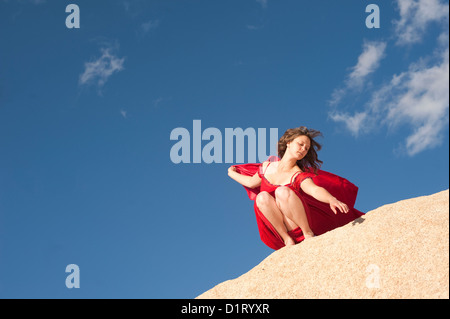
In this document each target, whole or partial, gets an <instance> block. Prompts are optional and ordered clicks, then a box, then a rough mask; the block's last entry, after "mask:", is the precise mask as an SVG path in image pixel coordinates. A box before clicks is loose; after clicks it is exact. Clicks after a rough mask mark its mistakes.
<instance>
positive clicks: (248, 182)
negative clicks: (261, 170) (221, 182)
mask: <svg viewBox="0 0 450 319" xmlns="http://www.w3.org/2000/svg"><path fill="white" fill-rule="evenodd" d="M228 176H230V177H231V178H232V179H234V180H235V181H236V182H238V183H239V184H241V185H243V186H246V187H248V188H255V187H258V186H259V185H261V178H260V177H259V175H258V173H256V174H255V175H253V176H246V175H242V174H239V173H238V172H237V171H236V167H234V166H231V167H230V168H229V169H228Z"/></svg>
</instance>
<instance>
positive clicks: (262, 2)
mask: <svg viewBox="0 0 450 319" xmlns="http://www.w3.org/2000/svg"><path fill="white" fill-rule="evenodd" d="M256 2H258V3H259V4H260V5H261V7H262V8H263V9H266V8H267V4H268V2H269V0H256Z"/></svg>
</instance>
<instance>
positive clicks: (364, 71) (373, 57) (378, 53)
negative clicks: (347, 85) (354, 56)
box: [349, 42, 386, 85]
mask: <svg viewBox="0 0 450 319" xmlns="http://www.w3.org/2000/svg"><path fill="white" fill-rule="evenodd" d="M385 50H386V43H385V42H366V43H364V46H363V52H362V53H361V55H360V56H359V58H358V63H357V64H356V65H355V66H354V67H353V69H352V72H351V73H350V75H349V80H350V82H351V85H355V84H356V83H361V81H363V80H364V79H365V78H366V77H367V76H368V75H369V74H371V73H373V72H374V71H375V70H376V69H377V68H378V66H379V64H380V60H381V59H382V58H383V57H384V51H385Z"/></svg>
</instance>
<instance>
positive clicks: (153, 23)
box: [141, 20, 159, 34]
mask: <svg viewBox="0 0 450 319" xmlns="http://www.w3.org/2000/svg"><path fill="white" fill-rule="evenodd" d="M158 26H159V20H149V21H147V22H144V23H142V24H141V29H142V32H143V33H144V34H145V33H148V32H150V30H152V29H156V28H157V27H158Z"/></svg>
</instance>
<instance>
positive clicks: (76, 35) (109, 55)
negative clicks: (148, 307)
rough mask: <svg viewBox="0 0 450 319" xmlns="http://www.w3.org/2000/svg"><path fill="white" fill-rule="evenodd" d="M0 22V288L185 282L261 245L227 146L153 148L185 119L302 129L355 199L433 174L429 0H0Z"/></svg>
mask: <svg viewBox="0 0 450 319" xmlns="http://www.w3.org/2000/svg"><path fill="white" fill-rule="evenodd" d="M70 3H75V4H77V5H78V6H79V8H80V28H79V29H75V28H74V29H69V28H67V27H66V24H65V20H66V17H67V16H68V15H69V13H66V12H65V8H66V6H67V5H68V4H70ZM369 3H374V4H377V5H378V6H379V8H380V28H378V29H375V28H373V29H369V28H367V27H366V24H365V20H366V17H367V16H368V13H366V12H365V8H366V5H367V4H369ZM0 30H1V31H0V43H1V47H0V297H2V298H194V297H196V296H197V295H199V294H201V293H202V292H204V291H206V290H208V289H210V288H212V287H213V286H215V285H216V284H218V283H220V282H223V281H225V280H228V279H232V278H235V277H237V276H240V275H241V274H243V273H245V272H247V271H248V270H250V269H251V268H252V267H254V266H255V265H257V264H258V263H259V262H261V261H262V260H263V259H264V258H265V257H267V256H268V255H269V254H270V253H271V252H272V250H271V249H269V248H267V247H265V246H264V244H263V243H262V242H261V241H260V239H259V234H258V230H257V227H256V222H255V218H254V212H253V208H252V202H251V201H249V199H248V197H247V196H246V193H245V191H244V189H243V188H242V187H241V186H240V185H238V184H237V183H235V182H234V181H233V180H231V179H230V178H228V176H227V168H228V167H229V165H230V164H228V163H212V164H205V163H200V164H193V163H191V164H184V163H180V164H174V163H173V162H172V161H171V158H170V150H171V148H172V147H173V145H174V144H175V142H176V141H171V140H170V133H171V132H172V130H174V129H175V128H178V127H182V128H186V129H187V130H189V131H190V132H191V133H192V131H193V127H192V126H193V121H194V120H201V123H202V129H206V128H208V127H212V128H217V129H218V130H220V131H221V132H222V133H223V132H225V128H238V127H241V128H244V129H245V128H255V129H257V128H266V129H267V131H268V130H269V128H278V130H279V135H280V136H281V134H283V132H284V131H285V130H286V129H288V128H291V127H297V126H300V125H305V126H308V127H311V128H315V129H318V130H321V131H322V133H323V138H321V139H320V140H319V142H321V143H322V144H323V149H322V151H321V152H320V153H319V155H320V156H319V158H320V159H322V160H323V161H324V165H323V169H325V170H328V171H331V172H333V173H336V174H339V175H341V176H344V177H346V178H348V179H349V180H351V181H352V182H353V183H355V184H356V185H357V186H359V196H358V199H357V202H356V207H357V208H358V209H360V210H362V211H365V212H367V211H370V210H372V209H375V208H377V207H379V206H381V205H384V204H388V203H392V202H396V201H399V200H402V199H407V198H412V197H417V196H422V195H429V194H433V193H436V192H439V191H441V190H444V189H447V188H448V184H449V177H448V176H449V172H448V168H449V155H448V154H449V139H448V136H449V131H448V123H449V122H448V118H449V117H448V109H449V100H448V89H449V82H448V72H449V71H448V67H449V57H448V52H449V50H448V1H442V0H392V1H376V0H373V1H372V2H367V1H361V0H347V1H331V0H329V1H325V0H319V1H298V0H285V1H273V0H258V1H256V0H235V1H219V0H217V1H194V0H192V1H178V0H174V1H144V0H127V1H125V0H108V1H104V0H95V1H87V0H76V1H56V0H0ZM205 143H206V142H205V141H204V142H203V146H204V145H205ZM393 231H395V230H393ZM69 264H77V265H78V266H79V268H80V288H79V289H68V288H67V287H66V286H65V280H66V276H67V275H68V274H67V273H65V269H66V266H67V265H69Z"/></svg>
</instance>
